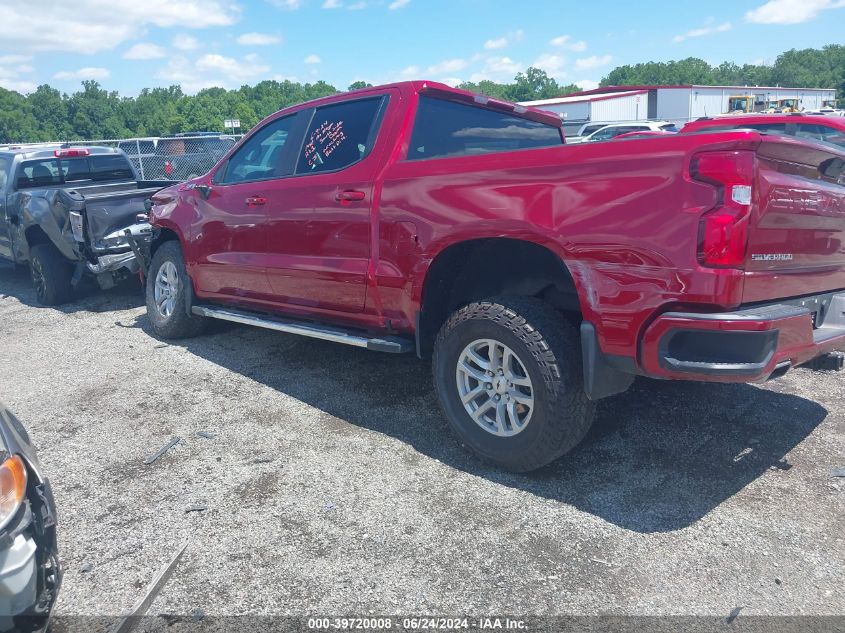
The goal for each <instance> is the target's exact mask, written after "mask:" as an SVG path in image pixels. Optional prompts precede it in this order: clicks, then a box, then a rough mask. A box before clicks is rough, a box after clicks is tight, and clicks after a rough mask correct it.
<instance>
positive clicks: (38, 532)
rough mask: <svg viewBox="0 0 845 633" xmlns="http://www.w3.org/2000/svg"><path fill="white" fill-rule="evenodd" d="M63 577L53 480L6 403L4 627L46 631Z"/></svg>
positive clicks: (1, 428)
mask: <svg viewBox="0 0 845 633" xmlns="http://www.w3.org/2000/svg"><path fill="white" fill-rule="evenodd" d="M61 577H62V572H61V568H60V566H59V558H58V544H57V542H56V505H55V501H54V500H53V492H52V489H51V488H50V481H49V480H48V479H47V477H46V475H45V474H44V471H43V469H42V467H41V463H40V462H39V461H38V456H37V455H36V452H35V448H34V447H33V446H32V443H31V441H30V439H29V435H27V432H26V430H25V429H24V428H23V426H22V425H21V423H20V422H19V421H18V419H17V418H16V417H15V416H14V415H13V414H12V412H11V411H9V410H8V409H7V408H6V407H5V406H4V405H3V404H2V403H0V633H11V632H15V633H18V632H23V631H27V632H43V631H46V630H47V627H48V624H49V619H50V615H51V613H52V610H53V606H54V605H55V603H56V597H57V595H58V592H59V587H60V585H61Z"/></svg>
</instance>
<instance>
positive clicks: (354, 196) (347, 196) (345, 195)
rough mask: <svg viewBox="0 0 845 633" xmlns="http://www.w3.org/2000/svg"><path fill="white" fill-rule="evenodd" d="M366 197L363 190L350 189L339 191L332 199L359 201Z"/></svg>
mask: <svg viewBox="0 0 845 633" xmlns="http://www.w3.org/2000/svg"><path fill="white" fill-rule="evenodd" d="M366 197H367V194H365V193H364V192H363V191H355V190H353V189H350V190H349V191H339V192H338V193H337V195H336V196H335V197H334V199H335V200H337V201H338V202H361V200H363V199H364V198H366Z"/></svg>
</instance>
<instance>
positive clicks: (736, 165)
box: [690, 151, 755, 267]
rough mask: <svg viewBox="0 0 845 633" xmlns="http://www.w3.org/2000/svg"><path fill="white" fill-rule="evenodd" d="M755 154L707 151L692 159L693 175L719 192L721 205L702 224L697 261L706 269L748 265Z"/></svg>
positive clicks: (691, 173) (705, 215) (704, 217)
mask: <svg viewBox="0 0 845 633" xmlns="http://www.w3.org/2000/svg"><path fill="white" fill-rule="evenodd" d="M754 160H755V156H754V152H749V151H736V152H704V153H702V154H698V155H697V156H695V157H694V158H693V160H692V164H691V166H690V175H691V176H692V177H693V178H694V179H695V180H698V181H700V182H706V183H708V184H711V185H714V186H716V187H717V188H718V189H719V204H718V205H717V206H716V208H714V209H711V210H710V211H708V212H707V213H705V214H704V215H703V216H701V222H700V224H699V235H698V260H699V261H700V262H701V263H702V264H704V265H705V266H725V267H734V266H740V265H741V264H743V263H744V262H745V251H746V247H747V245H748V223H749V219H750V215H751V202H752V193H753V188H752V187H753V183H754Z"/></svg>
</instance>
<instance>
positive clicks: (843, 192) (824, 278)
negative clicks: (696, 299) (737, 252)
mask: <svg viewBox="0 0 845 633" xmlns="http://www.w3.org/2000/svg"><path fill="white" fill-rule="evenodd" d="M757 159H758V160H757V165H758V169H757V181H756V186H757V196H756V204H755V206H754V208H753V210H752V216H751V223H750V227H749V229H750V230H749V236H748V250H747V254H746V266H745V270H746V271H747V272H746V279H745V290H744V293H743V302H744V303H754V302H758V301H769V300H772V299H781V298H786V297H797V296H803V295H810V294H816V293H820V292H825V291H829V290H837V289H840V288H845V186H843V185H845V176H843V168H845V152H842V151H840V150H839V148H836V147H834V146H828V145H822V144H819V143H812V142H805V141H804V140H800V139H791V138H785V137H782V136H764V137H763V142H762V143H761V145H760V147H759V149H758V150H757Z"/></svg>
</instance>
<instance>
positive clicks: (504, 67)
mask: <svg viewBox="0 0 845 633" xmlns="http://www.w3.org/2000/svg"><path fill="white" fill-rule="evenodd" d="M523 70H525V66H524V64H522V63H521V62H517V61H514V60H513V59H511V58H510V57H488V58H487V59H485V60H484V66H483V67H482V68H481V70H480V71H478V72H477V73H473V74H472V75H471V76H470V78H469V80H470V81H472V82H478V81H484V80H485V79H489V80H491V81H513V78H514V76H515V75H516V74H517V73H518V72H522V71H523Z"/></svg>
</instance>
